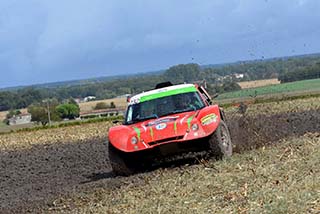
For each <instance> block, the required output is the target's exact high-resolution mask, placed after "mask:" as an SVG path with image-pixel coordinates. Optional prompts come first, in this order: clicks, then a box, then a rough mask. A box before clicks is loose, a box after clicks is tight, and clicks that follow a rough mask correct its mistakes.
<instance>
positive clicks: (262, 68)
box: [0, 55, 320, 111]
mask: <svg viewBox="0 0 320 214" xmlns="http://www.w3.org/2000/svg"><path fill="white" fill-rule="evenodd" d="M319 62H320V56H319V55H315V56H305V57H293V58H282V59H274V60H264V61H249V62H237V63H233V64H226V65H209V66H199V65H198V64H194V63H192V64H181V65H175V66H172V67H170V68H169V69H167V70H165V71H164V72H159V73H152V74H151V75H142V74H141V75H136V76H129V77H122V78H118V79H111V80H109V81H104V82H95V83H84V84H81V85H70V86H61V85H59V86H57V87H50V88H45V86H43V87H40V88H39V87H26V88H22V89H18V90H13V91H0V111H4V110H9V109H20V108H26V107H28V106H30V105H32V104H34V103H42V102H43V100H45V99H56V100H57V102H58V103H61V102H63V101H64V100H66V99H69V98H84V97H87V96H95V97H96V98H97V99H98V100H99V99H108V98H113V97H116V96H119V95H124V94H135V93H139V92H141V91H146V90H150V89H152V88H154V86H155V85H156V84H157V83H159V82H165V81H171V82H173V83H175V84H177V83H184V82H186V83H192V82H200V81H203V80H205V81H206V85H207V88H208V91H209V93H211V94H214V93H223V92H228V91H233V90H239V89H240V86H239V85H238V84H237V82H239V81H248V80H257V79H269V78H279V79H280V80H281V82H288V81H295V80H300V79H304V78H317V77H319V75H318V73H317V72H319V69H318V68H319ZM317 63H318V64H317ZM301 73H304V74H305V75H302V76H300V75H301ZM234 74H243V78H241V79H238V78H236V77H235V76H234ZM286 77H290V78H287V79H286Z"/></svg>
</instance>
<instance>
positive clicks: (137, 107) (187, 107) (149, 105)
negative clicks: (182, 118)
mask: <svg viewBox="0 0 320 214" xmlns="http://www.w3.org/2000/svg"><path fill="white" fill-rule="evenodd" d="M204 106H205V104H204V102H203V101H202V99H201V98H200V96H199V94H198V93H197V92H189V93H183V94H176V95H172V96H166V97H161V98H158V99H153V100H149V101H146V102H142V103H137V104H133V105H130V106H129V107H128V109H127V114H126V119H125V123H126V124H132V123H136V122H140V121H144V120H149V119H153V118H159V117H163V116H166V115H170V114H176V113H181V112H187V111H195V110H198V109H201V108H203V107H204Z"/></svg>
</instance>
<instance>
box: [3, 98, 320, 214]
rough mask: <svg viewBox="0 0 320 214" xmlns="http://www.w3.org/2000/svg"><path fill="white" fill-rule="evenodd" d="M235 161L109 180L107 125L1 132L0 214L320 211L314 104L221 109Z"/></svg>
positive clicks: (319, 115)
mask: <svg viewBox="0 0 320 214" xmlns="http://www.w3.org/2000/svg"><path fill="white" fill-rule="evenodd" d="M226 115H227V123H228V125H229V127H230V131H231V137H232V140H233V142H234V151H235V153H234V155H233V156H232V157H231V158H229V159H224V160H222V161H215V160H211V159H202V158H197V157H195V158H193V159H191V160H189V159H188V160H183V161H176V162H170V163H168V164H165V165H161V166H157V167H155V168H152V169H148V171H147V172H143V173H140V174H136V175H132V176H130V177H114V175H113V174H112V172H111V171H110V166H109V163H108V159H107V152H106V150H107V144H105V143H104V142H105V141H106V140H107V135H108V129H109V128H110V127H111V126H112V125H113V124H112V123H111V122H99V123H90V124H82V125H78V126H72V127H63V128H54V129H45V130H37V131H32V132H19V133H8V134H2V135H0V160H1V162H0V189H1V191H0V213H25V212H30V213H59V212H69V213H319V211H320V181H319V177H320V168H319V165H320V159H319V157H320V98H319V97H314V98H307V99H298V100H294V101H283V102H274V103H263V104H254V105H249V106H248V109H247V111H246V112H245V113H243V112H242V113H240V112H239V110H238V109H237V108H236V107H232V108H228V109H226Z"/></svg>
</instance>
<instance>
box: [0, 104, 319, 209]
mask: <svg viewBox="0 0 320 214" xmlns="http://www.w3.org/2000/svg"><path fill="white" fill-rule="evenodd" d="M227 117H228V124H229V127H230V131H231V135H232V139H233V142H234V144H235V149H234V150H235V152H243V151H245V150H248V149H252V148H257V147H261V146H265V145H269V144H272V143H276V142H279V141H280V140H281V139H285V138H288V137H296V136H302V135H304V134H305V133H308V132H317V131H319V130H320V109H318V110H310V111H299V112H289V113H288V112H287V113H278V114H270V115H255V116H248V115H246V114H244V115H241V114H239V113H232V112H229V113H228V114H227ZM104 141H105V140H104V139H102V138H101V139H100V138H93V139H90V140H83V141H80V142H63V143H59V144H41V145H33V146H31V147H30V148H26V149H18V150H1V153H0V160H1V162H0V190H1V191H0V213H24V212H28V211H29V212H32V213H42V212H44V210H50V209H51V208H52V207H54V206H55V203H59V202H56V201H53V200H54V199H56V198H58V197H59V196H63V195H68V194H72V193H81V192H86V191H89V190H90V189H92V188H99V186H100V185H102V183H103V184H104V185H103V186H104V187H105V186H108V187H110V189H112V188H117V187H119V186H121V185H132V181H133V180H135V185H138V184H139V182H137V180H141V182H143V180H144V179H143V178H142V177H143V174H137V175H133V176H131V177H127V178H125V177H117V178H114V177H113V175H112V173H111V172H110V167H109V164H108V162H107V160H106V157H107V153H106V146H107V145H106V144H105V143H103V142H104ZM168 170H170V169H168Z"/></svg>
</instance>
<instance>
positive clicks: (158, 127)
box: [156, 123, 167, 130]
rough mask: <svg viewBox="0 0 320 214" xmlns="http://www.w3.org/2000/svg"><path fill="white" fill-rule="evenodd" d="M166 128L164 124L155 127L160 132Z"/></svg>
mask: <svg viewBox="0 0 320 214" xmlns="http://www.w3.org/2000/svg"><path fill="white" fill-rule="evenodd" d="M166 127H167V124H166V123H160V124H158V125H156V129H157V130H162V129H165V128H166Z"/></svg>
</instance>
